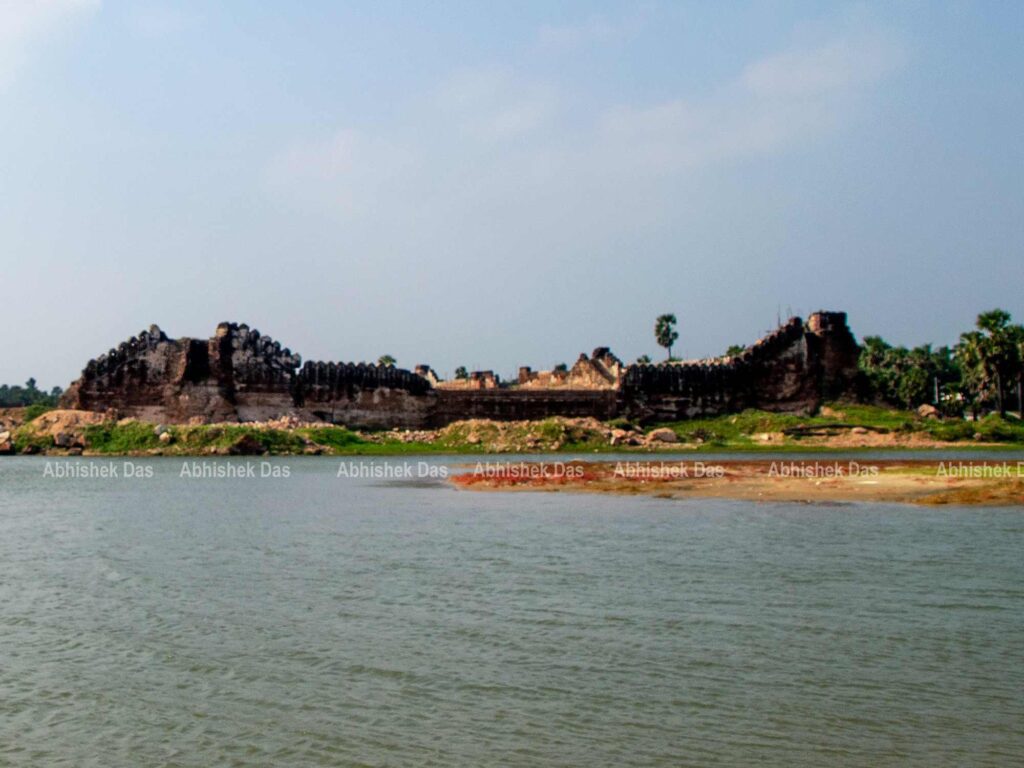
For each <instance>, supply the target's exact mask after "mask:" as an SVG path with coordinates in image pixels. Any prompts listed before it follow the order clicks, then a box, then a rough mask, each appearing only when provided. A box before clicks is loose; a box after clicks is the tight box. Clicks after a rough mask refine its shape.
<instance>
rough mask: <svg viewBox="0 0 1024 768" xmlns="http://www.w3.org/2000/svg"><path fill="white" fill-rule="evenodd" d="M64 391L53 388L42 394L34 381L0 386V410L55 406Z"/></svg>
mask: <svg viewBox="0 0 1024 768" xmlns="http://www.w3.org/2000/svg"><path fill="white" fill-rule="evenodd" d="M62 394H64V390H62V389H61V388H60V387H54V388H53V389H51V390H50V391H49V392H44V391H43V390H41V389H39V387H37V386H36V380H35V379H29V380H28V381H26V382H25V385H24V386H22V387H19V386H18V385H14V386H11V385H9V384H0V408H21V407H23V406H27V405H51V406H52V405H56V404H57V401H58V400H60V396H61V395H62Z"/></svg>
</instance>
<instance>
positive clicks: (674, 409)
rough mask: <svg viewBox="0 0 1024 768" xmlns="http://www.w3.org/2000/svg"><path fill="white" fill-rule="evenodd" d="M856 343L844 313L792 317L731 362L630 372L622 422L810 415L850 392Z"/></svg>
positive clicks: (724, 359)
mask: <svg viewBox="0 0 1024 768" xmlns="http://www.w3.org/2000/svg"><path fill="white" fill-rule="evenodd" d="M857 355H858V347H857V342H856V340H855V339H854V338H853V334H851V333H850V330H849V328H848V327H847V325H846V313H844V312H819V313H815V314H814V315H811V317H810V319H809V320H808V322H807V324H806V325H805V324H804V322H803V320H801V319H800V318H798V317H794V318H791V319H790V320H789V321H788V322H786V323H785V324H784V325H782V326H781V327H779V328H778V329H777V330H775V331H773V332H772V333H770V334H768V335H767V336H765V337H763V338H761V339H759V340H758V341H756V342H755V343H754V344H752V345H751V346H749V347H747V348H746V349H744V350H743V352H741V353H740V354H739V355H736V356H732V357H721V358H714V359H711V360H699V361H693V362H683V363H663V364H661V365H632V366H630V367H629V368H628V369H627V370H626V375H625V378H624V380H623V383H622V388H621V390H620V395H621V399H620V406H621V411H622V414H623V415H624V416H627V417H629V418H633V419H637V420H640V421H673V420H678V419H686V418H693V417H695V416H710V415H716V414H721V413H730V412H735V411H741V410H743V409H745V408H761V409H764V410H769V411H783V412H794V413H811V412H813V411H814V410H816V409H817V408H818V406H819V405H820V404H821V403H822V401H823V400H824V399H827V398H832V397H837V396H840V395H842V394H844V393H845V392H848V391H849V390H850V387H851V386H852V384H853V380H854V377H855V374H856V370H857Z"/></svg>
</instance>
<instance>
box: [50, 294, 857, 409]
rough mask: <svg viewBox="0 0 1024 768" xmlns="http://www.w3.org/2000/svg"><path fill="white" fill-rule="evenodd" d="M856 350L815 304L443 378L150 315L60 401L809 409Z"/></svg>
mask: <svg viewBox="0 0 1024 768" xmlns="http://www.w3.org/2000/svg"><path fill="white" fill-rule="evenodd" d="M857 354H858V347H857V343H856V341H855V339H854V338H853V335H852V334H851V333H850V330H849V328H848V327H847V324H846V314H845V313H843V312H818V313H815V314H813V315H811V316H810V318H808V320H807V322H806V323H805V322H804V321H803V320H801V319H800V318H796V317H795V318H792V319H791V320H789V322H787V323H786V324H785V325H783V326H782V327H780V328H779V329H778V330H776V331H775V332H773V333H771V334H769V335H768V336H766V337H764V338H762V339H761V340H759V341H757V342H756V343H754V344H753V345H751V346H749V347H747V348H746V349H745V350H744V351H743V352H742V353H741V354H739V355H736V356H733V357H722V358H714V359H711V360H702V361H694V362H685V363H666V364H660V365H629V366H624V365H622V363H621V362H620V361H619V360H618V359H617V358H616V357H615V356H614V355H613V354H611V352H610V351H609V350H608V349H607V348H603V347H602V348H598V349H596V350H595V351H594V353H593V354H592V355H591V356H590V357H589V358H588V357H587V356H586V355H581V357H580V359H579V360H578V361H577V363H576V364H575V365H574V366H573V368H572V369H571V370H569V371H566V372H556V373H552V372H534V371H532V370H530V369H529V368H522V369H520V374H519V382H517V383H516V384H513V385H499V384H498V383H497V381H496V379H495V381H494V382H493V383H494V385H493V386H451V385H450V384H449V383H448V382H437V381H436V379H435V378H434V377H433V373H432V372H431V371H430V369H429V367H427V366H421V367H419V368H418V369H417V372H416V373H414V372H411V371H407V370H403V369H399V368H394V367H386V366H375V365H367V364H364V363H359V364H352V363H326V362H307V363H305V364H304V365H303V364H302V361H301V358H300V357H299V355H296V354H293V353H292V352H291V350H289V349H287V348H282V347H281V345H280V344H279V343H278V342H276V341H274V340H273V339H271V338H270V337H268V336H264V335H262V334H260V333H259V331H256V330H254V329H250V328H249V327H248V326H247V325H244V324H242V325H238V324H236V323H221V324H220V325H219V326H217V332H216V334H215V335H214V336H213V337H212V338H210V339H206V340H201V339H190V338H181V339H171V338H168V337H167V335H166V334H165V333H164V332H163V331H161V330H160V329H159V328H158V327H156V326H151V327H150V328H149V330H147V331H143V332H142V333H140V334H139V335H138V336H136V337H134V338H132V339H129V340H128V341H126V342H124V343H122V344H121V345H119V346H118V347H117V348H116V349H111V350H110V351H109V352H107V353H106V354H104V355H101V356H100V357H99V358H97V359H96V360H90V361H89V363H88V365H86V367H85V370H83V371H82V375H81V377H80V378H79V379H78V380H77V381H75V382H74V383H73V384H72V385H71V387H70V388H69V389H68V391H67V392H66V393H65V395H64V398H63V400H62V403H61V404H62V406H63V407H65V408H77V409H83V410H90V411H112V412H116V414H117V415H118V416H119V417H126V416H130V417H134V418H137V419H141V420H143V421H149V422H154V423H160V422H162V423H184V422H193V423H210V422H246V421H266V420H270V419H276V418H281V417H284V416H294V417H296V418H298V419H301V420H303V421H324V422H328V423H333V424H345V425H347V426H350V427H358V428H390V427H407V428H419V427H436V426H442V425H444V424H448V423H451V422H453V421H458V420H460V419H469V418H485V419H498V420H511V419H542V418H547V417H550V416H594V417H596V418H599V419H612V418H615V417H618V416H623V417H627V418H630V419H633V420H635V421H639V422H644V423H647V422H653V421H671V420H678V419H684V418H689V417H694V416H702V415H715V414H721V413H729V412H733V411H740V410H743V409H745V408H755V407H756V408H763V409H766V410H772V411H786V412H799V413H810V412H813V411H814V410H815V409H816V408H817V407H818V406H819V405H820V404H821V403H822V402H823V401H824V400H827V399H832V398H835V397H840V396H842V395H844V394H848V393H850V392H851V391H852V387H853V384H854V378H855V375H856V369H857ZM300 366H301V367H300ZM424 372H428V375H422V374H423V373H424Z"/></svg>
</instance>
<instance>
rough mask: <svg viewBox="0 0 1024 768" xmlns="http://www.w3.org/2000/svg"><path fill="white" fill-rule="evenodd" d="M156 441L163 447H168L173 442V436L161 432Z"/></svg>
mask: <svg viewBox="0 0 1024 768" xmlns="http://www.w3.org/2000/svg"><path fill="white" fill-rule="evenodd" d="M157 439H158V440H159V441H160V442H161V443H163V444H164V445H168V444H170V443H171V442H172V441H173V440H174V435H172V434H171V433H170V432H161V433H160V436H159V437H158V438H157Z"/></svg>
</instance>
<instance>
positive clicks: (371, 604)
mask: <svg viewBox="0 0 1024 768" xmlns="http://www.w3.org/2000/svg"><path fill="white" fill-rule="evenodd" d="M47 461H48V460H47V459H43V458H39V457H32V458H12V459H4V460H2V461H0V765H3V766H8V765H9V766H76V768H77V767H78V766H103V767H104V768H111V767H117V766H212V765H234V766H266V765H289V766H291V765H294V766H327V765H336V766H414V765H415V766H431V765H433V766H689V765H693V766H714V765H728V766H737V765H752V764H755V763H756V764H759V765H768V766H821V765H844V766H887V765H892V766H896V765H899V766H906V765H911V766H913V765H920V766H947V765H948V766H962V765H971V766H1006V765H1011V764H1018V765H1019V764H1022V763H1024V694H1022V691H1024V557H1022V552H1024V510H1021V509H956V508H945V509H937V510H936V509H922V508H914V507H899V506H882V505H878V506H813V505H782V504H779V505H768V504H749V503H740V502H729V501H699V502H698V501H683V502H681V501H667V500H657V499H638V498H611V497H597V496H573V495H568V494H489V493H471V492H459V491H454V490H451V489H449V488H447V487H445V486H444V485H442V484H438V483H436V482H433V481H431V480H429V479H427V480H423V479H419V480H414V481H412V482H408V481H381V480H359V479H351V478H350V479H346V478H338V477H336V472H337V469H338V466H339V461H338V460H336V459H312V458H311V459H302V460H290V461H288V460H283V459H282V460H274V461H273V462H272V463H273V465H274V466H278V467H284V466H287V467H288V468H289V470H290V477H288V478H284V479H270V478H267V479H260V478H256V479H236V480H188V479H183V478H180V477H179V472H180V467H181V461H180V460H177V459H153V460H133V461H134V464H135V465H139V466H148V467H151V468H152V470H153V476H152V477H150V478H131V479H125V478H124V477H123V476H121V477H119V478H118V479H116V480H98V479H96V480H86V479H77V480H76V479H64V480H57V479H54V478H52V477H46V476H44V467H45V465H46V463H47ZM69 461H71V462H73V461H75V460H69ZM52 463H54V464H56V463H59V462H56V461H53V462H52ZM78 463H79V464H84V463H87V462H86V461H84V460H78ZM100 463H101V464H106V462H100ZM115 463H120V460H118V462H115ZM221 463H225V462H221ZM236 463H238V462H236ZM243 463H244V462H243ZM256 463H257V464H259V462H258V460H257V462H256ZM398 463H401V462H398ZM441 463H443V462H440V461H438V460H431V466H440V464H441ZM378 464H379V462H378Z"/></svg>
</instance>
